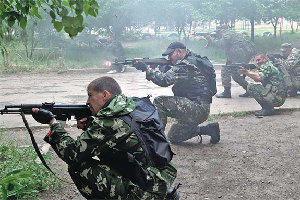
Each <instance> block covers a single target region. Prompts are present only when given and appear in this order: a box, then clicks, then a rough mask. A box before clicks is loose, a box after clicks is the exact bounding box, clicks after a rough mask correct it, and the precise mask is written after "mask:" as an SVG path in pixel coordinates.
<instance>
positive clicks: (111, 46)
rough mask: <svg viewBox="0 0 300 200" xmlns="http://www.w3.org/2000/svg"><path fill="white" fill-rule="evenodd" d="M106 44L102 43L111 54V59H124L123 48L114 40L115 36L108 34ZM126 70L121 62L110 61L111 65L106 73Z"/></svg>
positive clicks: (121, 60) (120, 60)
mask: <svg viewBox="0 0 300 200" xmlns="http://www.w3.org/2000/svg"><path fill="white" fill-rule="evenodd" d="M107 41H108V42H107V44H106V45H104V46H105V48H106V49H107V50H108V51H109V52H110V53H111V55H112V56H113V59H112V61H113V62H114V61H119V62H124V61H125V52H124V48H123V46H122V44H121V42H119V41H117V40H115V38H114V37H113V36H112V35H110V36H108V38H107ZM125 70H126V66H125V65H123V64H118V65H117V64H114V63H112V65H111V69H110V71H109V72H107V73H108V74H114V73H117V72H125Z"/></svg>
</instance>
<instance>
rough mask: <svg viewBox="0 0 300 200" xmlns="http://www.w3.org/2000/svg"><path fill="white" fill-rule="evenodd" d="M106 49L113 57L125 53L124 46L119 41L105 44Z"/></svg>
mask: <svg viewBox="0 0 300 200" xmlns="http://www.w3.org/2000/svg"><path fill="white" fill-rule="evenodd" d="M106 49H107V50H108V51H110V53H111V54H112V55H113V56H115V57H123V56H124V55H125V53H124V48H123V46H122V44H121V42H119V41H113V42H111V43H109V44H108V45H107V46H106Z"/></svg>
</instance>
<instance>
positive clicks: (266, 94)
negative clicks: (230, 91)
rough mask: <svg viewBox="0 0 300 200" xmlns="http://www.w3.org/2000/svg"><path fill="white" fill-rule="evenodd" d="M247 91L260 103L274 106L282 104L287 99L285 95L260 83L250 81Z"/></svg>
mask: <svg viewBox="0 0 300 200" xmlns="http://www.w3.org/2000/svg"><path fill="white" fill-rule="evenodd" d="M247 91H248V93H249V94H250V95H251V96H252V97H253V98H254V99H255V100H256V101H257V102H258V103H259V104H267V105H270V106H272V107H279V106H282V105H283V104H284V102H285V99H286V97H285V95H279V94H278V92H274V91H272V90H269V89H267V88H266V87H264V86H262V85H260V84H252V83H250V84H249V85H248V88H247Z"/></svg>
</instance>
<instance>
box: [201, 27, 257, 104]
mask: <svg viewBox="0 0 300 200" xmlns="http://www.w3.org/2000/svg"><path fill="white" fill-rule="evenodd" d="M206 38H207V40H208V45H207V47H208V46H214V47H218V48H221V49H223V50H224V51H225V54H226V56H227V60H226V64H235V63H249V61H250V60H251V58H252V57H253V56H254V55H255V47H254V43H253V42H251V41H250V40H248V39H247V38H246V37H245V35H243V34H241V33H236V32H233V31H229V30H227V29H226V27H224V26H220V27H218V28H217V38H215V39H212V38H211V37H210V36H209V35H208V36H207V37H206ZM231 77H232V78H233V80H234V81H235V82H237V83H238V84H239V85H240V86H242V87H243V88H244V89H245V90H246V91H247V85H248V82H247V81H246V80H245V77H243V76H240V75H239V73H238V72H237V71H236V70H232V69H231V68H229V67H226V65H225V66H224V67H222V69H221V78H222V85H223V87H224V92H222V93H221V94H217V95H216V97H217V98H231ZM239 96H240V97H248V96H249V94H248V93H247V92H246V93H245V94H242V95H239Z"/></svg>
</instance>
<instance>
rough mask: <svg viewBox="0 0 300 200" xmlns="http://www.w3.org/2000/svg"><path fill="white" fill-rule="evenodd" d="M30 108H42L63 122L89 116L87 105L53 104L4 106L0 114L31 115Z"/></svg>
mask: <svg viewBox="0 0 300 200" xmlns="http://www.w3.org/2000/svg"><path fill="white" fill-rule="evenodd" d="M32 108H39V109H41V108H43V109H45V110H49V111H51V112H52V113H53V114H54V115H56V119H58V120H64V121H66V120H67V119H71V116H75V118H76V119H82V118H84V117H88V116H91V115H92V113H91V111H90V108H89V106H87V105H83V104H82V105H76V104H75V105H74V104H65V105H55V103H46V102H45V103H42V104H19V105H5V107H4V109H2V110H0V114H1V115H3V114H21V113H24V114H27V115H28V114H30V115H31V114H32Z"/></svg>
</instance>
